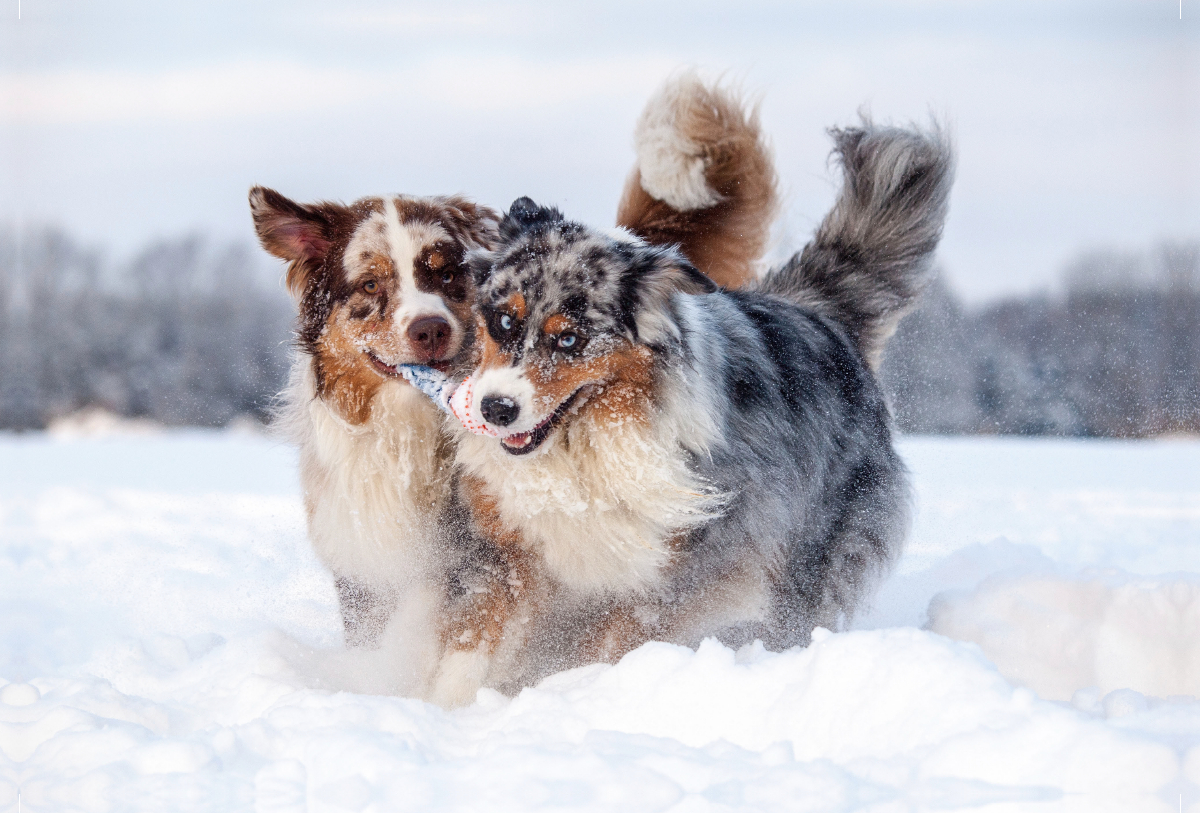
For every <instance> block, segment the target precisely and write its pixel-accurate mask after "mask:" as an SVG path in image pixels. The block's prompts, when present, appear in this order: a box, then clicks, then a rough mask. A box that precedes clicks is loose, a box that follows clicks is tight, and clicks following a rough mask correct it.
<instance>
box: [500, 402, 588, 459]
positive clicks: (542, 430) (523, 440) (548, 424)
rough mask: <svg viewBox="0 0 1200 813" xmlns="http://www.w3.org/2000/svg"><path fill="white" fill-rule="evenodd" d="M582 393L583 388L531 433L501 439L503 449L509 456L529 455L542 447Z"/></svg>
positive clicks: (560, 405)
mask: <svg viewBox="0 0 1200 813" xmlns="http://www.w3.org/2000/svg"><path fill="white" fill-rule="evenodd" d="M581 392H583V387H580V388H579V389H577V390H575V392H573V393H571V395H570V397H569V398H567V400H565V401H563V402H562V403H561V404H559V405H558V409H556V410H554V411H553V412H551V413H550V417H548V418H546V420H544V421H542V422H541V423H539V424H538V425H537V426H535V427H533V429H532V430H530V431H529V432H518V433H517V434H515V435H509V436H508V437H503V438H500V446H501V448H503V449H504V451H506V452H508V453H509V454H529V453H530V452H532V451H533V450H534V449H536V448H537V447H539V446H541V445H542V444H543V443H544V442H545V440H546V438H548V437H550V433H551V432H552V431H554V427H555V426H557V425H558V422H559V421H561V420H562V418H563V416H564V415H566V414H567V411H568V410H569V409H570V408H571V407H572V405H574V403H575V400H576V399H577V398H578V397H579V393H581Z"/></svg>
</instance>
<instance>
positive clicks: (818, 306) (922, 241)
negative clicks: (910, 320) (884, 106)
mask: <svg viewBox="0 0 1200 813" xmlns="http://www.w3.org/2000/svg"><path fill="white" fill-rule="evenodd" d="M830 132H831V134H832V135H833V140H834V151H833V154H834V156H836V157H837V159H838V160H839V162H840V163H841V165H842V171H843V176H844V177H843V181H842V189H841V191H840V192H839V193H838V198H837V201H836V202H835V203H834V206H833V209H832V210H831V211H830V212H829V214H828V215H826V216H825V220H824V221H823V222H822V223H821V226H820V228H818V229H817V233H816V235H815V236H814V237H813V239H812V242H810V243H809V244H808V245H807V246H805V247H804V250H803V251H802V252H800V253H799V254H797V255H795V256H794V257H792V258H791V259H790V260H788V261H787V262H786V263H785V264H784V265H783V266H781V267H780V268H778V269H775V270H774V271H772V272H771V273H770V274H769V275H768V276H767V277H766V278H765V279H764V280H763V281H762V283H761V284H760V285H759V287H758V289H759V290H761V291H764V292H766V293H772V294H777V295H779V296H783V297H786V298H787V299H790V300H792V301H793V302H796V303H798V304H801V305H805V306H807V307H811V308H813V309H814V310H816V311H818V312H819V313H821V314H823V315H825V316H828V317H830V318H832V319H835V320H836V321H838V322H839V323H841V324H842V326H844V327H845V328H846V330H847V331H848V332H849V334H850V337H851V338H852V339H853V341H854V342H855V343H856V344H857V345H858V348H859V350H860V351H861V352H862V354H863V357H864V358H865V359H866V360H867V363H869V364H870V365H871V367H872V368H873V369H877V368H878V365H879V360H880V357H881V355H882V353H883V347H884V345H885V344H886V343H887V340H888V338H889V337H890V336H891V335H892V333H893V332H894V331H895V330H896V325H897V324H898V323H899V322H900V319H901V318H902V317H903V316H904V314H905V313H907V312H908V310H909V309H910V308H911V307H912V306H913V304H914V303H915V302H916V299H917V297H918V296H919V295H920V294H921V291H922V290H923V289H924V287H925V286H926V285H927V284H928V282H929V280H930V278H931V276H932V270H931V263H932V259H933V252H934V249H936V248H937V244H938V240H939V239H940V238H941V236H942V224H943V223H944V222H945V219H946V209H947V202H948V198H949V194H950V185H951V183H952V182H953V178H954V155H953V150H952V148H951V146H950V142H949V139H948V138H947V137H946V136H945V135H944V134H943V132H942V130H941V129H940V128H939V127H938V126H937V125H936V124H935V125H934V126H933V127H932V128H931V129H930V130H928V131H922V130H918V129H915V128H913V129H905V128H899V127H880V126H876V125H874V124H872V123H871V122H870V121H869V120H867V119H864V120H863V122H862V125H861V126H860V127H849V128H846V129H844V130H841V129H835V130H831V131H830Z"/></svg>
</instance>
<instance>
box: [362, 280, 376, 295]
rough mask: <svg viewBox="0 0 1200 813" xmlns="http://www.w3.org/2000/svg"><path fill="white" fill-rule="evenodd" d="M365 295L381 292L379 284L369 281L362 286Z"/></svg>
mask: <svg viewBox="0 0 1200 813" xmlns="http://www.w3.org/2000/svg"><path fill="white" fill-rule="evenodd" d="M362 289H363V293H364V294H373V293H375V292H376V291H378V290H379V283H378V282H376V281H375V280H373V279H369V280H367V281H366V282H364V283H363V284H362Z"/></svg>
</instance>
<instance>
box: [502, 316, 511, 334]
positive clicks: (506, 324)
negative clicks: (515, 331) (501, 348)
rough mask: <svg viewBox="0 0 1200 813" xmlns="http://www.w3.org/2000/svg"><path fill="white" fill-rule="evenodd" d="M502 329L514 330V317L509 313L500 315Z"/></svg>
mask: <svg viewBox="0 0 1200 813" xmlns="http://www.w3.org/2000/svg"><path fill="white" fill-rule="evenodd" d="M500 329H501V330H512V317H511V316H509V315H508V314H507V313H502V314H500Z"/></svg>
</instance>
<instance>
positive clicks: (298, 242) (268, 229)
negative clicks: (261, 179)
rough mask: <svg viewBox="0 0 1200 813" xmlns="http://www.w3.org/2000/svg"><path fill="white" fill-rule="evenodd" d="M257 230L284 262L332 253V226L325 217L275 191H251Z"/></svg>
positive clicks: (269, 247) (263, 188) (317, 211)
mask: <svg viewBox="0 0 1200 813" xmlns="http://www.w3.org/2000/svg"><path fill="white" fill-rule="evenodd" d="M250 214H251V215H252V216H253V217H254V230H255V231H256V232H258V239H259V242H261V243H262V247H263V248H265V249H266V250H267V251H269V252H271V253H272V254H274V255H275V256H276V257H278V258H279V259H281V260H291V261H293V262H295V261H297V260H304V261H314V260H315V261H317V262H320V261H321V260H323V259H325V254H326V253H327V252H328V251H329V242H330V237H331V235H330V230H331V229H330V227H331V226H332V224H331V223H330V222H329V220H328V218H327V217H326V216H325V214H324V213H323V212H321V211H319V210H318V209H316V208H315V207H312V206H304V205H302V204H299V203H296V202H295V201H293V200H289V199H288V198H285V197H284V196H283V195H281V194H279V193H278V192H276V191H275V190H274V189H268V188H267V187H265V186H256V187H254V188H253V189H251V190H250Z"/></svg>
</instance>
